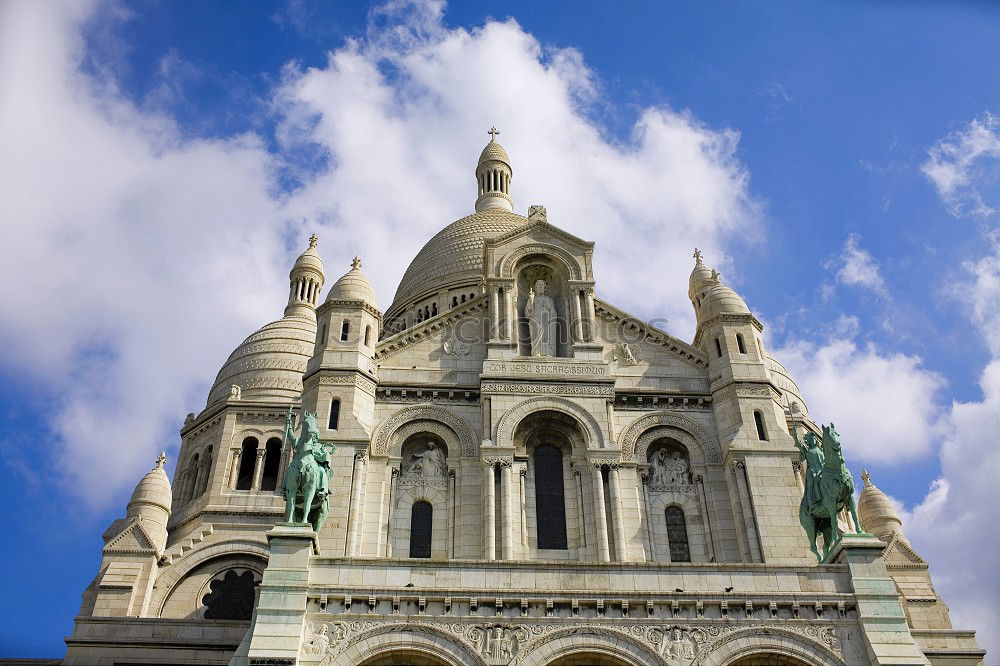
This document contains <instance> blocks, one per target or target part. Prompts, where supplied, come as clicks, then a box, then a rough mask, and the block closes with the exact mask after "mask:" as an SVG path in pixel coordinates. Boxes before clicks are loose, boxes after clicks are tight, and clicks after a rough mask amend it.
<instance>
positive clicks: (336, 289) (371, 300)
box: [326, 257, 378, 308]
mask: <svg viewBox="0 0 1000 666" xmlns="http://www.w3.org/2000/svg"><path fill="white" fill-rule="evenodd" d="M330 301H363V302H365V303H367V304H368V305H370V306H372V307H373V308H377V307H378V300H377V299H376V298H375V290H374V289H372V284H371V282H369V281H368V278H367V277H365V274H364V273H362V272H361V259H360V258H358V257H354V261H352V262H351V270H349V271H347V273H345V274H344V276H343V277H342V278H340V279H339V280H337V281H336V282H334V283H333V286H332V287H330V293H329V294H327V296H326V302H327V303H329V302H330Z"/></svg>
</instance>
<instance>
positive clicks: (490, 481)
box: [483, 463, 497, 560]
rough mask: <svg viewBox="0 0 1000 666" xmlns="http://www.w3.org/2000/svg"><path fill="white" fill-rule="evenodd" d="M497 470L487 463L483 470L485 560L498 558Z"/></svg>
mask: <svg viewBox="0 0 1000 666" xmlns="http://www.w3.org/2000/svg"><path fill="white" fill-rule="evenodd" d="M496 510H497V497H496V469H495V468H494V466H493V463H487V464H486V466H485V468H484V469H483V558H484V559H487V560H495V559H496V558H497V523H496Z"/></svg>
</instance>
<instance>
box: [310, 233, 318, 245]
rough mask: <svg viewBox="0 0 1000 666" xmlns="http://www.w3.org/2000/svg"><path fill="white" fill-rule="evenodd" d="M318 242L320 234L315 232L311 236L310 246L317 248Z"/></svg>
mask: <svg viewBox="0 0 1000 666" xmlns="http://www.w3.org/2000/svg"><path fill="white" fill-rule="evenodd" d="M317 243H319V236H317V235H316V234H313V235H312V236H310V237H309V247H311V248H315V247H316V244H317Z"/></svg>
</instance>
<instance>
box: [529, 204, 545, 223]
mask: <svg viewBox="0 0 1000 666" xmlns="http://www.w3.org/2000/svg"><path fill="white" fill-rule="evenodd" d="M528 219H529V220H541V221H542V222H546V221H547V219H546V213H545V206H539V205H537V204H536V205H533V206H528Z"/></svg>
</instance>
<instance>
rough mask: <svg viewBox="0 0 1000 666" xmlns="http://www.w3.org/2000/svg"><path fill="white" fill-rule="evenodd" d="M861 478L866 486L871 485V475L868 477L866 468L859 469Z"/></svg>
mask: <svg viewBox="0 0 1000 666" xmlns="http://www.w3.org/2000/svg"><path fill="white" fill-rule="evenodd" d="M861 479H862V480H863V481H864V482H865V485H866V486H870V485H872V477H870V476H869V475H868V470H867V469H862V470H861Z"/></svg>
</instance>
